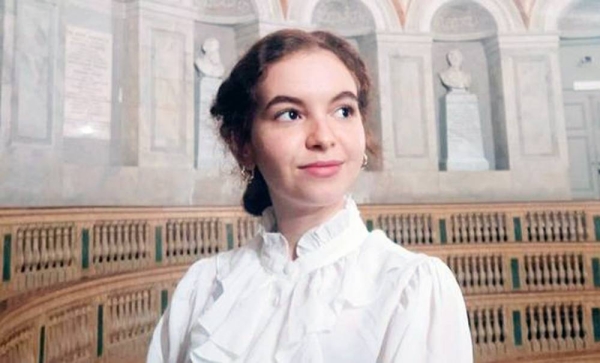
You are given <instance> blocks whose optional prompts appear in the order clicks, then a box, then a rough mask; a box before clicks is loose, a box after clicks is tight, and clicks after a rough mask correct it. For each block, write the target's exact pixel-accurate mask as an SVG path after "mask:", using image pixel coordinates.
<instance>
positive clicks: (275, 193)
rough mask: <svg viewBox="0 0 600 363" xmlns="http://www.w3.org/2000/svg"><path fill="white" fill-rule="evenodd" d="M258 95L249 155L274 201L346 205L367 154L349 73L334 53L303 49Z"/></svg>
mask: <svg viewBox="0 0 600 363" xmlns="http://www.w3.org/2000/svg"><path fill="white" fill-rule="evenodd" d="M258 94H259V104H258V109H257V114H256V117H255V119H254V122H253V125H252V136H251V142H250V145H249V150H248V151H249V155H250V156H251V157H250V158H251V160H252V161H253V162H254V163H255V164H256V166H257V167H258V168H259V169H260V171H261V173H262V174H263V176H264V178H265V180H266V182H267V185H268V187H269V193H270V195H271V199H272V200H273V203H274V204H275V205H282V206H285V205H288V206H295V207H301V208H302V207H326V206H331V205H334V204H335V203H341V201H342V200H343V197H344V195H345V194H346V193H347V192H348V191H349V189H350V187H351V186H352V184H353V183H354V181H355V180H356V178H357V176H358V173H359V172H360V169H361V164H362V159H363V154H364V151H365V131H364V127H363V122H362V118H361V115H360V112H359V108H358V99H357V96H358V92H357V86H356V82H355V81H354V78H353V77H352V75H351V73H350V71H349V70H348V69H347V68H346V66H345V65H344V64H343V63H342V62H341V61H340V60H339V59H338V58H337V57H336V56H335V55H334V54H333V53H331V52H329V51H325V50H310V51H301V52H298V53H294V54H292V55H290V56H287V57H284V58H283V59H282V60H280V61H279V62H277V63H275V64H272V65H271V66H270V67H269V68H268V70H267V73H266V75H265V78H264V79H263V81H262V82H261V84H260V85H259V87H258ZM290 203H291V204H290Z"/></svg>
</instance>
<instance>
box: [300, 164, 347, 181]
mask: <svg viewBox="0 0 600 363" xmlns="http://www.w3.org/2000/svg"><path fill="white" fill-rule="evenodd" d="M342 165H343V162H342V161H339V160H326V161H317V162H314V163H309V164H305V165H301V166H300V167H299V169H300V170H303V171H305V172H306V173H307V174H309V175H311V176H313V177H316V178H329V177H332V176H334V175H336V174H337V173H338V172H339V171H340V169H341V168H342Z"/></svg>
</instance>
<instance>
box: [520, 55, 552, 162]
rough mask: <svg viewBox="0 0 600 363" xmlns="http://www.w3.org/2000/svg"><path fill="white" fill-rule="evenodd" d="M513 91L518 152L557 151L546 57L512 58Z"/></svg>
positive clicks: (530, 153) (532, 153) (545, 152)
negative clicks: (517, 132)
mask: <svg viewBox="0 0 600 363" xmlns="http://www.w3.org/2000/svg"><path fill="white" fill-rule="evenodd" d="M514 61H515V73H514V79H515V86H516V89H515V93H516V95H515V96H516V97H515V99H516V102H517V122H518V124H519V139H520V144H521V155H523V156H552V155H555V153H556V151H557V140H556V135H555V130H554V129H555V116H554V113H553V112H551V110H554V108H555V105H554V102H553V99H554V96H553V94H552V86H553V85H552V82H551V74H550V65H549V60H548V59H547V58H546V57H544V56H521V57H515V58H514Z"/></svg>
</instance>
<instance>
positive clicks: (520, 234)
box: [513, 217, 523, 242]
mask: <svg viewBox="0 0 600 363" xmlns="http://www.w3.org/2000/svg"><path fill="white" fill-rule="evenodd" d="M513 224H514V225H515V241H517V242H522V241H523V230H522V229H521V218H519V217H514V218H513Z"/></svg>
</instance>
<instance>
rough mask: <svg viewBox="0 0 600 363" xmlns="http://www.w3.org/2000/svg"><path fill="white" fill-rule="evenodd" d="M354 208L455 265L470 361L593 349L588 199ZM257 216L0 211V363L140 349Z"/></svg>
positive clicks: (596, 219)
mask: <svg viewBox="0 0 600 363" xmlns="http://www.w3.org/2000/svg"><path fill="white" fill-rule="evenodd" d="M361 212H362V215H363V218H364V219H365V221H366V223H367V226H368V227H369V228H370V229H374V228H378V229H383V230H384V231H385V232H386V233H387V234H388V236H389V237H390V238H391V239H393V240H394V241H396V243H399V244H401V245H403V246H405V247H407V248H409V249H411V250H413V251H417V252H423V253H427V254H430V255H434V256H438V257H439V258H441V259H442V260H443V261H444V262H446V264H447V265H448V266H449V267H450V269H451V270H452V271H453V272H454V273H455V276H456V278H457V281H458V283H459V285H460V286H461V288H462V290H463V292H464V294H465V299H466V302H467V312H466V313H467V315H468V319H469V324H470V329H471V334H472V337H473V342H474V350H475V357H476V361H478V362H509V361H518V360H523V359H526V360H527V361H539V362H543V361H553V362H563V361H564V362H567V361H590V362H591V361H599V360H600V242H599V241H600V203H521V204H491V205H472V204H470V205H417V206H415V205H395V206H391V205H390V206H362V207H361ZM257 228H258V223H257V220H256V219H255V218H251V217H248V216H247V215H246V214H244V213H243V212H241V211H240V210H239V209H237V208H78V209H68V208H58V209H39V210H38V209H33V210H21V209H14V210H10V209H9V210H0V242H1V243H0V251H1V252H2V259H1V260H0V271H2V283H1V285H0V362H19V363H20V362H34V361H35V362H90V361H97V362H118V361H132V362H135V361H140V362H141V361H143V360H144V356H145V352H146V349H147V343H148V341H149V339H150V336H151V333H152V330H153V328H154V326H155V324H156V322H157V320H158V318H159V317H160V315H161V313H162V312H163V311H164V309H165V308H166V306H167V303H168V299H169V297H170V296H171V295H172V293H173V291H174V289H175V286H176V284H177V281H178V279H179V278H180V277H181V276H182V274H183V273H184V272H185V270H186V268H187V266H188V265H189V264H190V263H192V262H193V261H195V260H197V259H199V258H202V257H205V256H210V255H213V254H215V253H218V252H220V251H225V250H228V249H231V248H235V247H237V246H240V245H242V244H243V243H244V242H245V241H247V240H248V239H249V238H251V237H252V236H253V235H254V234H255V233H256V231H257Z"/></svg>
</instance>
